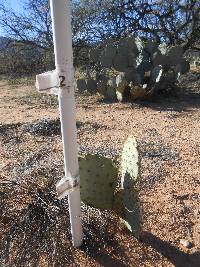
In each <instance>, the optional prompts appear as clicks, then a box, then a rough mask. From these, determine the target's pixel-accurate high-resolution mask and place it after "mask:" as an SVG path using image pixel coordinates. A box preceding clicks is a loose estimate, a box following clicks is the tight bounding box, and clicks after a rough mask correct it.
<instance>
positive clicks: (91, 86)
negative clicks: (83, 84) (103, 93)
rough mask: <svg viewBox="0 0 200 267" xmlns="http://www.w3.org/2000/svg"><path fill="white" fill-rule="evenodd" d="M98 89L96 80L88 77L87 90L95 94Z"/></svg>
mask: <svg viewBox="0 0 200 267" xmlns="http://www.w3.org/2000/svg"><path fill="white" fill-rule="evenodd" d="M96 90H97V82H96V80H93V79H88V80H87V91H88V92H90V93H91V94H94V93H96Z"/></svg>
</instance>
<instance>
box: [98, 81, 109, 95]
mask: <svg viewBox="0 0 200 267" xmlns="http://www.w3.org/2000/svg"><path fill="white" fill-rule="evenodd" d="M106 83H107V82H106V80H99V81H98V82H97V92H98V93H99V94H101V95H103V96H105V97H106V96H107V94H106V92H107V84H106Z"/></svg>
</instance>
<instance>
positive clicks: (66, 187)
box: [56, 175, 80, 199]
mask: <svg viewBox="0 0 200 267" xmlns="http://www.w3.org/2000/svg"><path fill="white" fill-rule="evenodd" d="M79 185H80V177H79V175H78V176H77V177H75V178H71V177H70V178H67V177H63V178H62V179H61V180H60V181H59V182H58V183H57V184H56V192H57V194H58V199H62V198H65V197H66V196H67V195H68V194H69V193H70V192H73V191H75V190H77V189H79Z"/></svg>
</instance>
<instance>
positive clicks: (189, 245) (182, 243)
mask: <svg viewBox="0 0 200 267" xmlns="http://www.w3.org/2000/svg"><path fill="white" fill-rule="evenodd" d="M180 244H181V245H182V246H184V247H185V248H191V247H192V243H191V242H189V241H188V240H186V239H180Z"/></svg>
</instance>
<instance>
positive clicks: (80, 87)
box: [77, 79, 87, 93]
mask: <svg viewBox="0 0 200 267" xmlns="http://www.w3.org/2000/svg"><path fill="white" fill-rule="evenodd" d="M77 88H78V90H79V92H81V93H83V92H84V91H86V90H87V84H86V81H85V80H84V79H78V80H77Z"/></svg>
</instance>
